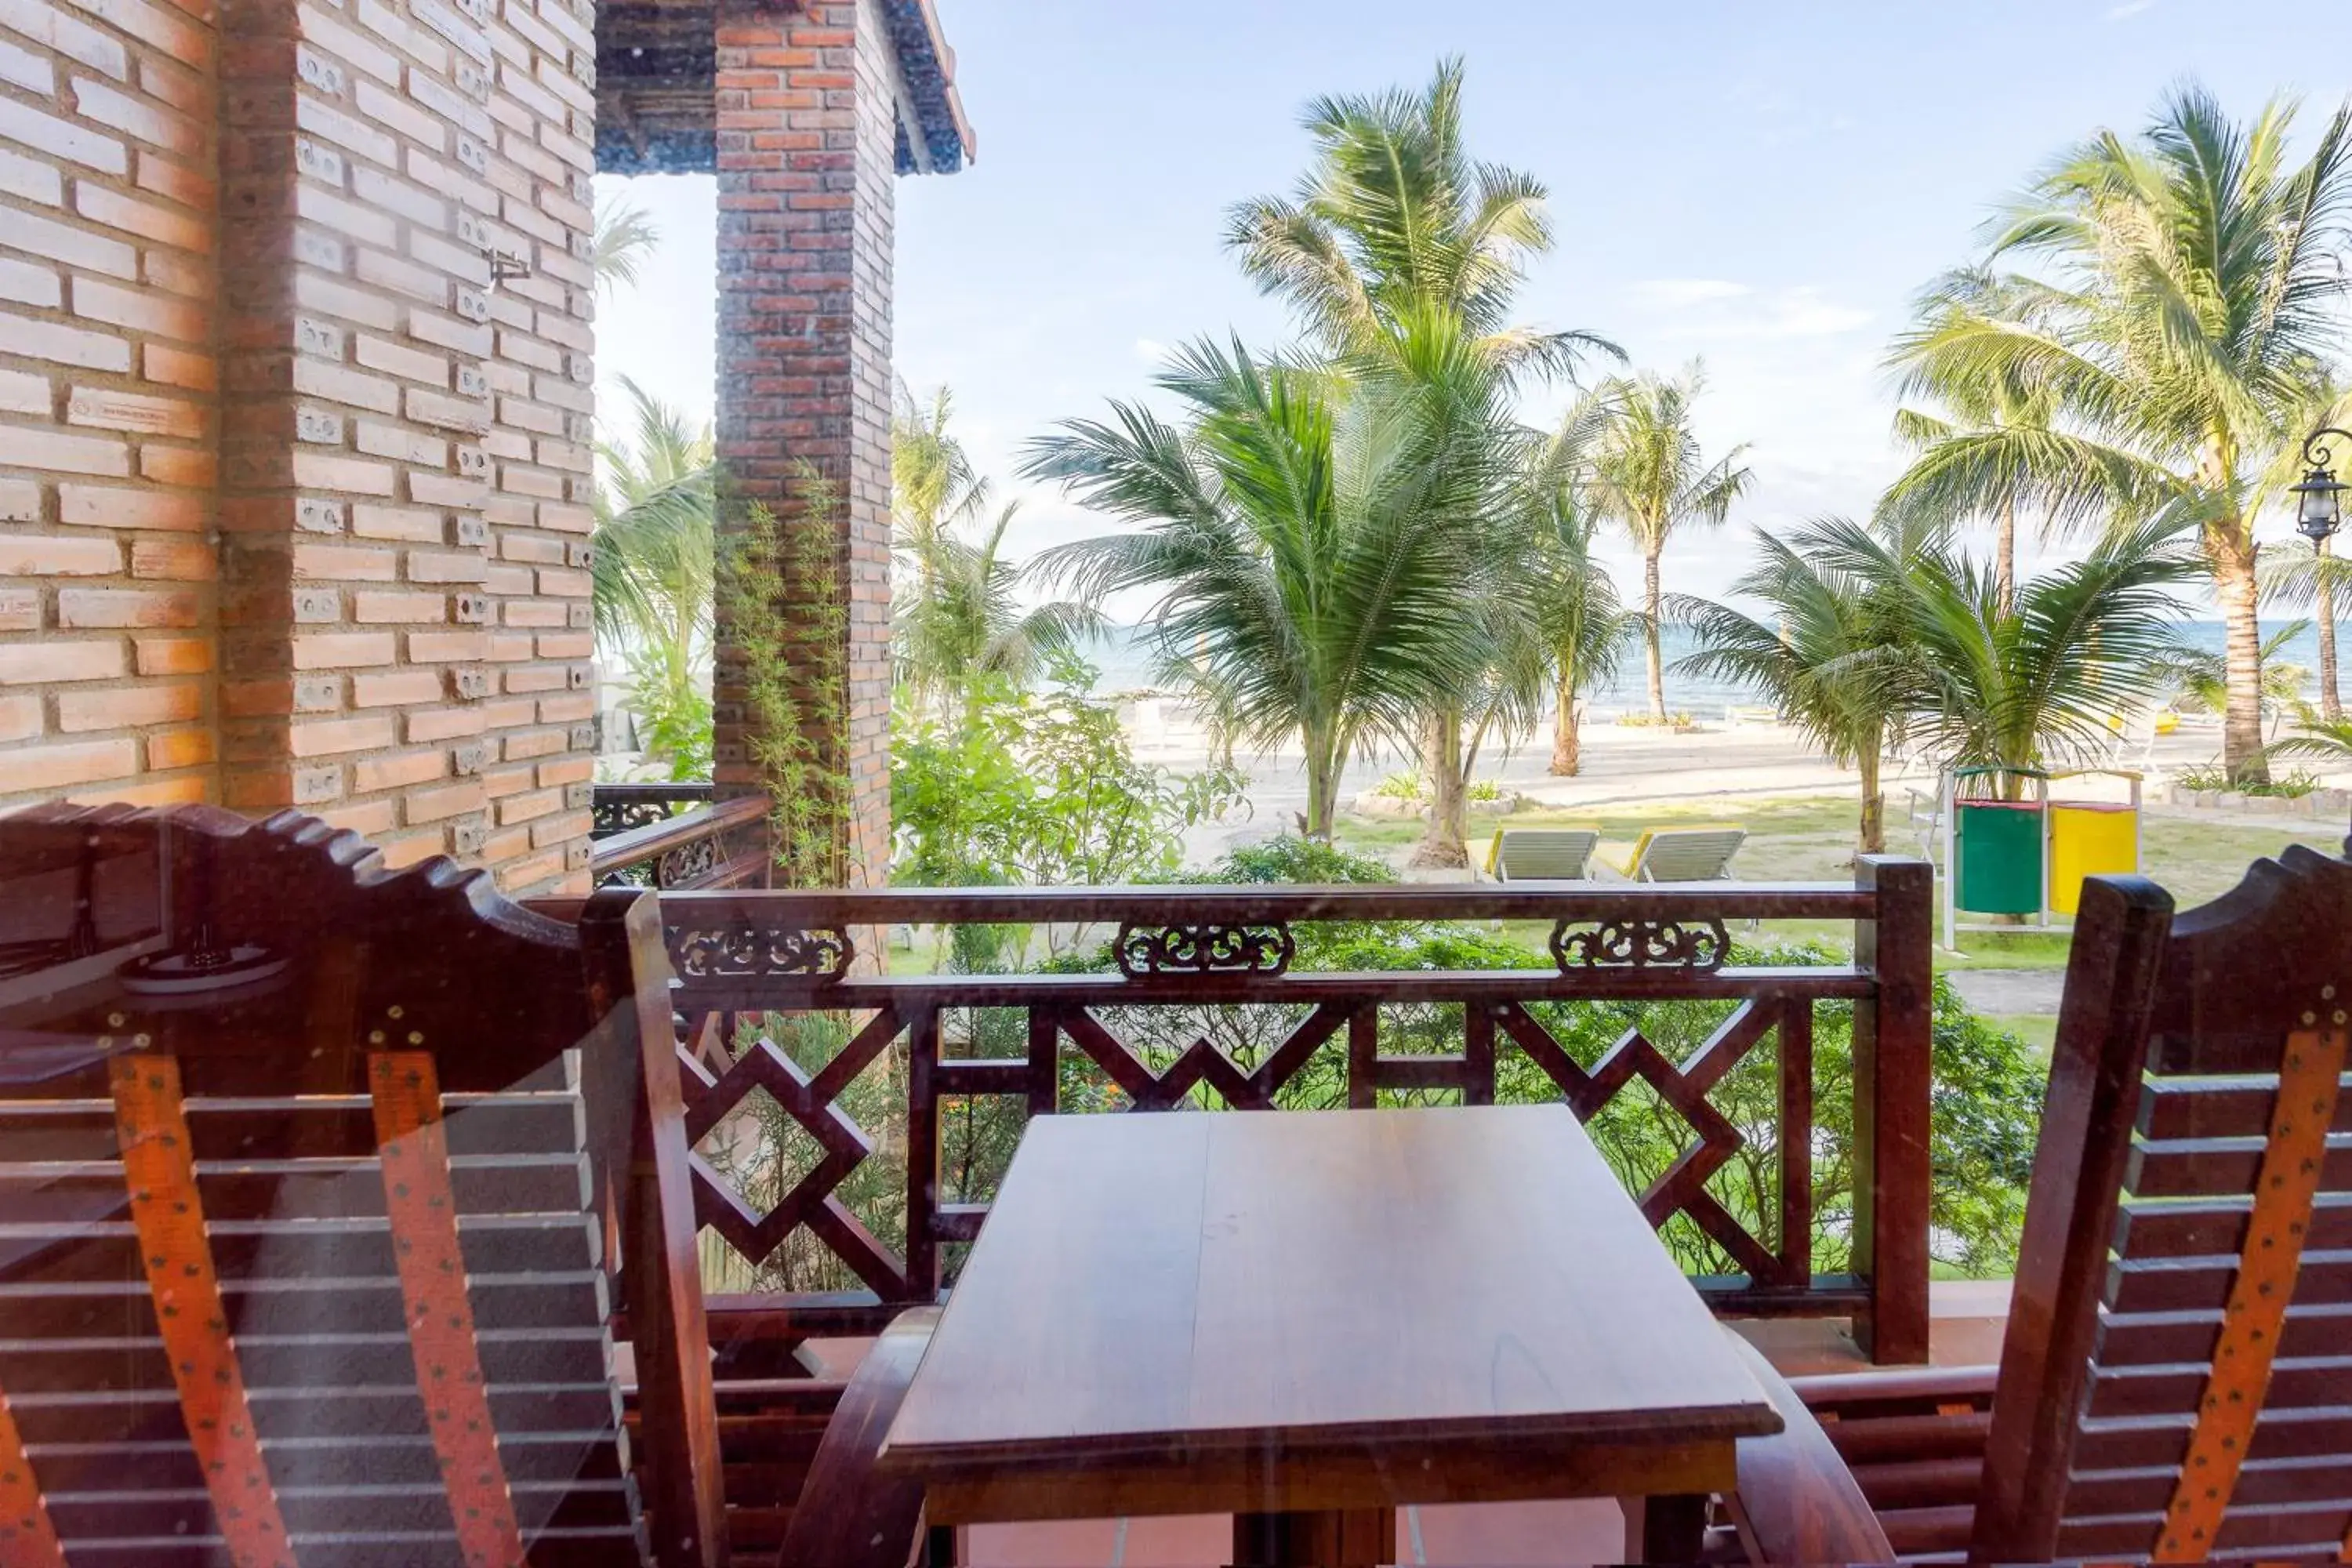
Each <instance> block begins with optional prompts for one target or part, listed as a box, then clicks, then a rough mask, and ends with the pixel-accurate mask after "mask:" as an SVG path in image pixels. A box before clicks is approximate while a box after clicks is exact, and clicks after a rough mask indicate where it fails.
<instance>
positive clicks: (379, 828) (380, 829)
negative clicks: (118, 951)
mask: <svg viewBox="0 0 2352 1568" xmlns="http://www.w3.org/2000/svg"><path fill="white" fill-rule="evenodd" d="M303 9H304V10H306V11H307V10H309V9H310V7H309V6H307V5H306V6H304V7H303ZM354 771H356V770H354ZM318 816H319V820H320V821H321V822H323V823H325V824H326V825H327V826H330V827H332V828H334V829H336V830H337V831H339V832H343V833H356V834H358V835H359V836H360V837H362V838H365V839H370V840H375V839H380V838H382V837H383V835H384V834H385V832H387V831H388V830H389V829H390V828H391V827H392V826H393V825H394V821H395V815H394V811H393V809H392V802H390V801H388V800H370V801H362V802H361V803H360V804H359V805H339V806H337V807H335V808H334V809H333V810H331V811H322V812H320V813H319V814H318Z"/></svg>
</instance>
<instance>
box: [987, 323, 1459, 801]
mask: <svg viewBox="0 0 2352 1568" xmlns="http://www.w3.org/2000/svg"><path fill="white" fill-rule="evenodd" d="M1158 384H1159V385H1160V388H1161V389H1162V390H1163V391H1165V392H1167V393H1168V394H1170V395H1171V396H1173V397H1174V398H1175V399H1176V400H1177V401H1178V402H1179V403H1180V404H1181V405H1182V407H1183V409H1184V414H1183V424H1182V426H1181V428H1179V427H1178V426H1172V425H1170V424H1169V423H1167V422H1166V421H1164V420H1162V419H1161V418H1160V416H1158V415H1156V414H1153V413H1152V412H1150V410H1149V409H1146V408H1143V407H1140V406H1139V405H1129V404H1120V403H1114V404H1113V405H1111V416H1110V418H1109V419H1108V420H1107V421H1097V420H1085V419H1079V420H1070V421H1067V422H1066V423H1064V424H1063V425H1062V426H1060V428H1059V429H1058V431H1057V432H1056V433H1055V434H1054V435H1051V436H1048V437H1044V438H1042V439H1040V440H1039V441H1037V442H1036V443H1034V446H1033V447H1032V453H1031V457H1030V458H1029V460H1028V462H1027V463H1026V464H1025V465H1024V469H1023V471H1024V474H1025V475H1027V476H1028V477H1031V478H1034V479H1047V480H1054V481H1058V482H1059V483H1061V484H1062V485H1063V486H1064V487H1066V489H1068V491H1069V492H1070V493H1071V494H1072V495H1073V496H1075V497H1076V499H1077V500H1079V501H1080V502H1082V503H1083V504H1085V505H1087V506H1089V507H1093V508H1095V509H1097V510H1101V511H1105V512H1108V513H1109V514H1110V515H1111V516H1113V517H1115V518H1117V519H1119V520H1120V521H1123V522H1126V523H1128V524H1130V525H1132V527H1131V531H1126V532H1120V533H1115V534H1110V535H1107V536H1105V537H1102V538H1097V539H1090V540H1085V541H1081V542H1078V543H1076V544H1069V545H1064V546H1062V547H1061V548H1060V549H1058V550H1055V551H1053V552H1049V553H1048V554H1047V556H1046V557H1045V558H1044V560H1045V566H1046V570H1047V571H1048V572H1049V573H1050V574H1054V575H1056V576H1060V577H1066V578H1067V579H1069V580H1070V581H1072V582H1073V583H1074V584H1076V588H1077V589H1078V591H1079V592H1080V594H1081V595H1082V596H1083V597H1084V598H1085V599H1086V600H1087V602H1089V603H1094V604H1099V603H1100V602H1101V601H1102V599H1103V598H1104V597H1105V596H1106V595H1109V594H1113V593H1118V592H1121V591H1125V590H1129V589H1138V588H1149V589H1151V590H1153V591H1155V592H1156V593H1157V594H1158V595H1160V596H1159V598H1158V600H1157V601H1156V602H1155V603H1154V604H1153V605H1152V606H1151V609H1150V612H1149V615H1148V616H1147V618H1148V620H1149V621H1150V623H1151V624H1152V625H1153V626H1155V627H1156V630H1157V632H1158V644H1159V660H1160V669H1161V674H1162V676H1163V678H1164V679H1168V680H1170V681H1171V683H1176V684H1181V685H1189V686H1191V687H1192V689H1194V690H1195V691H1197V692H1198V693H1199V694H1200V695H1201V696H1202V699H1203V700H1204V702H1205V704H1206V706H1207V707H1208V708H1209V710H1211V711H1213V712H1215V713H1218V714H1220V715H1222V716H1223V721H1224V722H1225V723H1227V724H1229V725H1230V726H1231V727H1232V728H1233V730H1234V732H1235V733H1236V735H1237V736H1238V738H1239V739H1241V740H1243V741H1244V742H1248V743H1250V744H1254V745H1261V746H1270V745H1273V744H1276V743H1278V742H1282V741H1285V740H1287V739H1289V738H1291V737H1293V736H1296V737H1297V740H1298V742H1299V743H1300V746H1301V748H1302V750H1303V751H1304V752H1305V753H1306V760H1307V820H1306V826H1307V832H1308V833H1309V834H1310V835H1313V836H1316V837H1324V838H1328V837H1330V834H1331V827H1332V820H1333V816H1334V814H1335V812H1336V810H1337V805H1338V789H1339V775H1340V773H1341V770H1342V769H1344V767H1345V766H1346V764H1347V761H1348V758H1349V755H1351V754H1352V753H1353V752H1355V750H1356V749H1357V747H1358V746H1359V744H1360V742H1362V741H1364V740H1365V739H1366V738H1367V737H1368V736H1370V735H1373V734H1386V735H1389V736H1391V737H1402V736H1403V735H1405V734H1408V733H1410V732H1411V731H1412V724H1413V720H1414V718H1415V716H1416V715H1417V714H1418V713H1419V712H1421V711H1422V710H1424V709H1425V708H1426V707H1427V706H1428V704H1429V700H1430V694H1431V693H1433V692H1435V691H1444V690H1453V691H1461V690H1465V689H1468V686H1469V683H1470V680H1471V678H1472V677H1473V676H1474V675H1475V672H1476V658H1477V652H1478V650H1477V647H1476V646H1475V644H1474V643H1472V642H1471V641H1470V640H1469V639H1465V637H1463V636H1462V631H1461V623H1462V621H1463V619H1464V616H1463V595H1462V588H1461V584H1462V583H1463V582H1464V580H1465V575H1467V574H1469V573H1470V572H1471V570H1472V569H1473V568H1474V566H1475V563H1474V562H1473V561H1472V560H1471V559H1470V552H1469V551H1468V550H1467V549H1466V548H1465V541H1464V536H1463V534H1462V532H1461V531H1456V530H1447V529H1443V528H1433V527H1431V526H1429V525H1428V521H1427V518H1428V508H1427V505H1426V489H1427V487H1428V485H1429V483H1430V480H1431V476H1432V474H1433V473H1437V472H1442V471H1443V465H1441V464H1434V463H1433V461H1432V458H1433V453H1432V451H1431V443H1432V441H1433V440H1442V439H1443V433H1442V432H1439V433H1434V434H1433V431H1432V429H1431V426H1430V424H1429V423H1428V422H1427V421H1425V420H1423V419H1421V418H1418V417H1411V416H1407V415H1403V414H1400V412H1399V411H1398V409H1397V408H1396V407H1395V406H1393V405H1392V404H1391V402H1390V401H1389V400H1387V399H1384V398H1382V397H1381V396H1379V395H1375V394H1373V393H1370V392H1367V391H1366V390H1365V389H1363V388H1361V387H1358V386H1354V385H1351V384H1349V383H1348V382H1347V381H1345V380H1344V379H1343V378H1339V377H1335V376H1332V375H1329V374H1323V373H1320V372H1318V371H1315V370H1312V369H1306V368H1301V367H1297V366H1288V365H1283V364H1279V363H1262V362H1260V361H1258V360H1257V359H1255V358H1254V357H1253V356H1252V355H1251V354H1250V353H1249V352H1248V351H1247V350H1245V349H1244V348H1243V347H1242V346H1241V345H1240V344H1239V343H1235V344H1234V345H1233V347H1232V348H1231V349H1223V348H1220V347H1218V346H1217V345H1215V344H1213V343H1206V342H1204V343H1200V344H1196V345H1193V346H1191V347H1188V348H1186V349H1185V350H1183V351H1181V353H1179V354H1177V355H1176V356H1175V358H1174V360H1173V361H1172V362H1171V364H1170V365H1169V367H1168V369H1167V370H1166V371H1165V372H1163V374H1161V375H1160V377H1159V378H1158Z"/></svg>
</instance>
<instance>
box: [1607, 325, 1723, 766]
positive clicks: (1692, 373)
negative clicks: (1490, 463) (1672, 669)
mask: <svg viewBox="0 0 2352 1568" xmlns="http://www.w3.org/2000/svg"><path fill="white" fill-rule="evenodd" d="M1705 390H1706V369H1705V367H1704V366H1702V365H1701V364H1700V363H1698V362H1697V361H1696V360H1694V361H1692V362H1691V363H1690V364H1689V365H1687V366H1685V368H1684V371H1683V373H1682V374H1680V375H1678V376H1674V377H1666V376H1661V375H1658V374H1655V373H1653V372H1644V373H1643V374H1640V375H1636V376H1630V377H1620V378H1618V379H1616V380H1613V381H1611V382H1609V383H1607V384H1604V385H1603V386H1602V387H1601V391H1600V394H1599V395H1600V396H1601V398H1602V399H1604V400H1605V401H1606V402H1607V404H1608V405H1609V407H1610V416H1609V419H1608V423H1607V425H1606V426H1605V427H1604V428H1603V430H1602V432H1601V438H1600V441H1599V444H1598V447H1597V449H1596V450H1595V452H1594V455H1593V462H1592V501H1593V507H1594V510H1596V512H1597V513H1598V514H1599V515H1600V516H1601V517H1603V518H1606V519H1609V520H1611V521H1614V522H1616V523H1618V524H1620V525H1621V526H1622V527H1623V528H1624V530H1625V531H1626V533H1627V534H1628V535H1629V536H1630V537H1631V538H1632V539H1633V543H1634V544H1635V545H1636V546H1637V547H1638V548H1639V549H1640V550H1641V552H1642V614H1643V617H1644V624H1643V627H1642V640H1643V649H1644V651H1645V652H1646V653H1647V654H1648V656H1649V662H1650V717H1652V718H1653V719H1658V720H1664V718H1665V716H1666V684H1665V671H1664V667H1663V666H1662V665H1661V664H1660V662H1659V656H1658V616H1659V614H1660V610H1661V600H1660V591H1659V580H1658V557H1659V556H1660V555H1662V554H1663V553H1664V552H1665V548H1666V541H1667V540H1668V539H1669V538H1671V537H1672V536H1673V535H1674V533H1675V531H1676V530H1683V531H1688V530H1689V529H1691V528H1694V527H1711V526H1714V525H1716V524H1717V523H1720V522H1722V521H1723V520H1724V519H1725V517H1727V515H1729V513H1730V510H1731V503H1732V502H1733V501H1736V500H1738V499H1739V498H1740V497H1741V496H1743V495H1745V494H1747V493H1748V487H1749V485H1751V484H1752V483H1753V482H1754V481H1755V473H1754V470H1752V469H1750V468H1748V467H1747V466H1746V465H1745V464H1743V463H1741V462H1740V461H1739V458H1740V456H1741V455H1742V454H1743V453H1745V452H1746V451H1747V450H1748V448H1747V447H1746V446H1744V445H1742V446H1738V447H1733V448H1732V449H1731V450H1730V451H1728V452H1727V453H1725V454H1724V455H1723V456H1722V457H1720V458H1717V459H1716V460H1715V461H1713V462H1711V463H1710V462H1708V461H1707V459H1706V454H1705V452H1704V450H1703V449H1702V448H1701V447H1700V446H1699V440H1698V434H1697V432H1696V431H1695V430H1694V429H1693V428H1692V427H1691V405H1693V404H1694V403H1696V402H1697V400H1698V396H1699V394H1700V393H1701V392H1703V391H1705Z"/></svg>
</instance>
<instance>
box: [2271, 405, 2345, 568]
mask: <svg viewBox="0 0 2352 1568" xmlns="http://www.w3.org/2000/svg"><path fill="white" fill-rule="evenodd" d="M2331 436H2341V437H2344V439H2346V440H2347V441H2352V430H2344V429H2339V428H2338V427H2337V426H2333V425H2323V426H2320V427H2319V428H2318V429H2316V430H2314V431H2313V432H2312V433H2311V434H2310V435H2308V436H2306V437H2304V441H2303V460H2304V464H2305V468H2304V474H2303V482H2302V483H2301V484H2295V485H2289V486H2288V487H2287V492H2288V493H2289V494H2290V495H2293V496H2294V498H2295V506H2294V530H2295V531H2296V532H2297V533H2300V534H2302V535H2303V536H2304V537H2305V539H2308V540H2310V541H2311V542H2312V543H2313V544H2315V545H2317V544H2321V543H2324V542H2326V541H2327V540H2328V539H2330V538H2332V537H2334V535H2335V533H2336V526H2337V525H2338V524H2339V523H2341V522H2342V521H2343V519H2344V509H2343V505H2342V501H2343V498H2344V490H2345V488H2346V487H2345V484H2344V481H2343V480H2341V479H2337V478H2336V467H2335V464H2336V453H2335V451H2334V449H2333V448H2332V447H2329V446H2328V445H2327V437H2331Z"/></svg>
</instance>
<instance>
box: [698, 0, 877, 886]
mask: <svg viewBox="0 0 2352 1568" xmlns="http://www.w3.org/2000/svg"><path fill="white" fill-rule="evenodd" d="M892 70H893V59H892V56H891V53H890V45H889V40H888V36H887V31H886V28H885V25H884V22H883V20H882V17H881V16H880V14H879V12H878V9H877V6H876V5H875V0H810V3H808V4H806V5H803V6H801V7H799V8H796V9H774V10H758V11H749V10H747V11H743V12H740V13H735V12H725V11H722V13H721V14H720V16H719V25H718V82H717V89H718V114H717V121H718V158H719V429H718V437H719V459H720V461H721V462H722V463H723V464H724V465H725V468H726V471H727V474H728V477H729V479H730V481H731V482H732V484H733V485H734V486H735V488H736V492H737V496H738V498H739V500H737V501H736V502H735V503H734V504H735V505H748V504H750V502H751V501H752V500H761V501H765V502H766V503H768V504H769V505H770V506H771V507H772V508H773V510H775V511H776V514H777V515H778V516H779V517H781V518H784V519H786V520H787V523H788V526H789V523H790V520H792V519H793V518H794V517H796V516H798V515H800V511H799V509H798V507H797V505H796V502H795V498H794V497H793V495H792V493H791V490H790V481H791V477H792V472H793V463H794V461H795V460H797V459H802V458H805V459H808V460H811V461H814V463H816V464H817V466H818V467H819V468H821V469H823V470H824V473H825V475H826V477H827V478H828V479H830V480H831V481H832V483H833V485H834V487H835V489H836V490H837V491H838V492H839V494H840V496H841V500H842V506H841V509H840V528H841V536H840V539H839V541H838V544H839V555H838V562H839V569H840V571H841V574H842V582H843V585H844V588H845V601H846V603H847V606H848V611H849V620H850V624H849V658H848V675H849V707H850V713H849V734H848V735H847V736H845V737H839V738H837V744H838V746H839V748H840V752H839V753H838V754H837V755H838V760H839V762H840V763H842V765H844V766H845V768H846V770H847V773H848V776H849V781H850V788H851V796H852V798H851V808H852V834H851V844H850V846H849V848H850V879H851V881H852V883H853V884H863V883H876V884H878V883H880V882H882V881H883V880H885V879H887V866H888V858H889V810H890V778H889V717H890V668H889V616H890V583H889V574H890V286H891V279H890V258H891V246H892V234H891V229H892V215H893V206H892V203H893V199H894V196H893V188H892V187H893V180H894V174H895V170H896V157H897V151H896V142H897V125H898V121H897V118H896V108H895V101H896V100H895V99H894V97H893V88H892V84H891V75H892ZM730 515H734V513H733V509H732V507H731V506H730V509H729V511H728V512H727V513H723V514H722V527H724V526H725V521H726V518H727V516H730ZM726 640H727V639H726V633H725V628H724V627H722V628H721V631H720V644H721V647H722V650H723V648H724V646H725V643H726ZM718 696H719V726H718V729H719V734H718V742H719V767H718V775H719V783H720V784H721V785H722V786H723V785H726V784H742V783H746V782H749V781H750V780H751V778H752V776H753V775H752V773H751V769H750V767H749V765H748V764H746V763H744V762H743V761H742V760H741V759H742V742H743V738H744V737H743V735H742V731H741V712H740V708H738V707H736V706H734V705H732V704H730V702H729V700H728V699H729V696H730V692H729V689H728V670H727V668H726V665H725V663H724V660H723V653H722V662H721V667H720V670H719V682H718Z"/></svg>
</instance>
